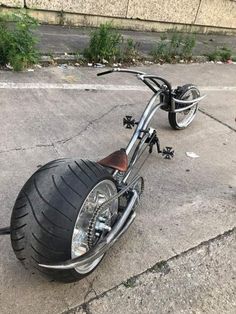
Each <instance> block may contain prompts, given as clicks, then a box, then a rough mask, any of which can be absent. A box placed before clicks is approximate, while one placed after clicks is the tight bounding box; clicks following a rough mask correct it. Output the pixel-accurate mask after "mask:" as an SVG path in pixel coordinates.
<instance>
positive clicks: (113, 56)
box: [84, 23, 139, 63]
mask: <svg viewBox="0 0 236 314" xmlns="http://www.w3.org/2000/svg"><path fill="white" fill-rule="evenodd" d="M84 57H85V59H86V60H87V61H89V62H94V63H97V62H101V63H107V62H108V63H112V62H123V61H124V62H133V60H134V59H138V58H139V54H138V51H137V43H136V42H135V41H134V40H133V39H132V38H128V39H127V40H125V39H124V38H123V36H122V35H121V34H120V33H119V32H118V31H117V30H116V29H114V27H113V25H112V23H105V24H101V25H100V26H99V28H98V29H96V30H94V31H92V32H91V34H90V42H89V46H88V48H86V49H85V50H84ZM104 61H105V62H104Z"/></svg>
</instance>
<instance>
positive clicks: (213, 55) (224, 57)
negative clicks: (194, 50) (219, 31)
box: [207, 47, 232, 62]
mask: <svg viewBox="0 0 236 314" xmlns="http://www.w3.org/2000/svg"><path fill="white" fill-rule="evenodd" d="M207 56H208V59H209V61H222V62H227V61H228V60H229V59H230V58H231V56H232V51H231V50H230V49H229V48H227V47H223V48H217V49H216V50H215V51H213V52H210V53H209V54H208V55H207Z"/></svg>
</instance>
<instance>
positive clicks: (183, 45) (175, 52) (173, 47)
mask: <svg viewBox="0 0 236 314" xmlns="http://www.w3.org/2000/svg"><path fill="white" fill-rule="evenodd" d="M195 44H196V39H195V35H193V34H190V35H184V34H183V33H179V32H176V31H175V32H174V33H173V34H172V36H171V38H170V39H168V38H167V37H166V36H164V35H162V36H161V40H160V41H159V42H158V43H157V44H156V45H155V46H154V47H153V49H152V50H151V55H152V56H153V58H154V61H157V62H174V61H176V59H178V58H182V59H185V60H190V59H191V58H192V51H193V48H194V47H195Z"/></svg>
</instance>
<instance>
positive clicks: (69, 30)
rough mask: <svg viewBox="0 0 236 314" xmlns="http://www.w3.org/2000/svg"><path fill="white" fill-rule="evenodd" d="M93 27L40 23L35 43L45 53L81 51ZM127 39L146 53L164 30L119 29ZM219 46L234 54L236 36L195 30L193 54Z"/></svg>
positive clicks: (167, 34) (213, 49)
mask: <svg viewBox="0 0 236 314" xmlns="http://www.w3.org/2000/svg"><path fill="white" fill-rule="evenodd" d="M91 31H92V29H91V28H87V27H68V26H59V25H40V27H39V28H38V30H37V31H36V34H37V35H38V38H39V43H38V47H39V50H40V51H41V52H42V53H44V54H50V53H52V52H53V53H59V54H63V53H65V52H67V53H72V52H73V53H75V52H80V53H81V52H83V50H84V49H85V48H86V47H87V46H88V43H89V36H90V33H91ZM119 32H120V33H121V34H122V36H123V38H124V39H125V40H126V39H128V38H132V39H133V40H134V42H135V43H136V44H137V50H138V51H140V52H141V53H144V54H147V55H149V54H150V52H151V50H152V49H153V47H154V46H155V45H156V43H157V42H158V41H160V38H161V36H163V33H157V32H140V31H128V30H119ZM165 36H166V37H167V38H169V39H170V38H171V33H170V32H166V33H165ZM219 47H227V48H229V49H231V50H232V53H233V55H235V54H236V36H226V35H214V34H196V46H195V48H194V49H193V54H194V55H196V56H199V55H200V56H202V55H204V54H207V53H209V52H213V51H215V49H217V48H219Z"/></svg>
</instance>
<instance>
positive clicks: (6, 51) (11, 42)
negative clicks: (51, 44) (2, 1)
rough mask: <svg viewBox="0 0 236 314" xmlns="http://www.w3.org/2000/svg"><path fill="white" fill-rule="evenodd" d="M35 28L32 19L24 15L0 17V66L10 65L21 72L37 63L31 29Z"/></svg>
mask: <svg viewBox="0 0 236 314" xmlns="http://www.w3.org/2000/svg"><path fill="white" fill-rule="evenodd" d="M36 26H37V22H36V20H35V19H34V18H32V17H30V16H29V15H27V14H25V13H22V12H20V13H18V14H11V15H2V14H1V15H0V64H1V65H6V64H7V63H10V65H11V66H12V67H13V69H14V70H15V71H21V70H23V69H24V68H27V67H28V66H31V65H32V64H35V63H37V62H38V58H39V54H38V51H37V49H36V43H37V40H36V38H35V36H34V35H33V34H32V29H33V28H35V27H36Z"/></svg>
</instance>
